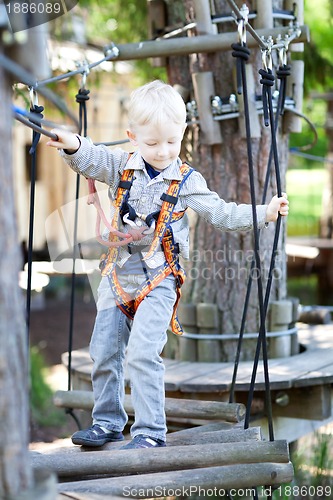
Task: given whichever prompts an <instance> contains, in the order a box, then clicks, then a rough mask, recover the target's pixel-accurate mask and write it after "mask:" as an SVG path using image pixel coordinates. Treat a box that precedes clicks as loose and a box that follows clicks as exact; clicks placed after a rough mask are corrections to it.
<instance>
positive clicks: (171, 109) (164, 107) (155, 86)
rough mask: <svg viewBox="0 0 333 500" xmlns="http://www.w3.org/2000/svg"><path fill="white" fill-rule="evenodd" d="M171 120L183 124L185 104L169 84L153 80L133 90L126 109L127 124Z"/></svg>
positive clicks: (157, 123)
mask: <svg viewBox="0 0 333 500" xmlns="http://www.w3.org/2000/svg"><path fill="white" fill-rule="evenodd" d="M165 121H171V122H173V123H177V124H180V125H183V124H184V126H185V123H186V106H185V103H184V101H183V99H182V97H181V95H180V94H179V93H178V92H177V91H176V90H175V89H174V88H173V87H171V85H168V84H166V83H163V82H161V81H160V80H154V81H153V82H151V83H147V84H146V85H143V86H142V87H139V88H138V89H136V90H134V92H132V94H131V99H130V102H129V109H128V125H129V128H130V129H131V130H135V127H136V126H142V125H147V124H148V123H149V124H152V125H156V126H158V125H160V124H162V123H165Z"/></svg>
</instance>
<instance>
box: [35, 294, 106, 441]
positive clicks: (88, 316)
mask: <svg viewBox="0 0 333 500" xmlns="http://www.w3.org/2000/svg"><path fill="white" fill-rule="evenodd" d="M81 295H82V294H81ZM74 313H75V314H74V323H73V325H74V328H73V349H79V348H81V347H86V346H87V345H88V343H89V340H90V336H91V332H92V328H93V325H94V319H95V314H96V305H95V302H94V300H93V299H89V298H88V300H87V298H86V300H84V298H83V297H82V296H80V295H79V296H77V297H76V298H75V306H74ZM69 324H70V295H69V294H66V296H65V297H64V298H62V299H56V298H47V299H46V300H45V304H44V307H43V308H40V309H39V308H38V309H34V308H32V310H31V316H30V346H31V347H33V346H37V347H38V350H39V352H40V353H41V354H42V356H43V359H44V361H45V364H46V366H47V372H48V373H49V377H50V378H51V379H52V381H53V383H52V388H53V389H56V388H58V389H64V390H66V389H67V370H66V368H65V367H63V366H62V365H61V355H62V353H64V352H66V351H68V346H69ZM50 404H51V405H52V403H50ZM50 411H53V408H50ZM55 411H57V410H55ZM58 411H59V412H61V413H64V410H58ZM61 416H63V415H61ZM76 430H78V428H77V425H76V423H75V421H74V419H73V418H72V417H71V416H69V415H66V416H65V418H62V419H61V422H60V423H59V424H58V425H46V426H45V425H43V426H41V425H37V424H36V422H35V421H33V419H32V422H31V428H30V441H31V442H36V441H42V442H52V441H54V440H56V439H60V438H65V437H68V436H70V435H71V434H72V433H73V432H75V431H76Z"/></svg>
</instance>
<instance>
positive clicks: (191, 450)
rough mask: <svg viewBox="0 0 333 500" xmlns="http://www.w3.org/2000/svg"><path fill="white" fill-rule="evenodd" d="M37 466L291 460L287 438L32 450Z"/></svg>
mask: <svg viewBox="0 0 333 500" xmlns="http://www.w3.org/2000/svg"><path fill="white" fill-rule="evenodd" d="M30 458H31V463H32V466H33V468H34V469H35V470H39V469H45V468H47V469H49V470H51V471H53V472H55V473H56V474H57V475H58V478H60V479H61V478H70V477H73V476H77V477H80V478H81V479H83V478H86V477H88V476H96V475H108V476H119V475H131V474H146V473H151V472H164V471H172V470H173V471H176V470H183V469H198V468H202V467H214V466H220V465H233V464H248V463H266V462H274V463H288V462H289V449H288V444H287V442H286V441H275V442H268V441H249V442H247V443H241V442H238V443H227V444H226V443H208V444H206V445H201V444H199V445H193V446H191V447H189V446H173V447H168V446H167V447H165V448H156V449H149V450H148V449H146V450H111V451H89V452H87V453H76V454H75V455H73V454H70V453H61V452H58V453H49V454H46V453H35V452H34V453H32V454H31V456H30Z"/></svg>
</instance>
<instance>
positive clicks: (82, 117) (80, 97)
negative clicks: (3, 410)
mask: <svg viewBox="0 0 333 500" xmlns="http://www.w3.org/2000/svg"><path fill="white" fill-rule="evenodd" d="M89 93H90V90H87V89H84V88H83V89H80V90H79V92H78V93H77V95H76V102H77V103H79V105H80V108H79V134H80V135H81V134H83V136H84V137H86V136H87V106H86V102H87V101H88V100H89ZM79 195H80V174H77V175H76V188H75V212H74V229H73V256H72V261H73V267H72V273H71V301H70V315H69V334H68V386H67V389H68V391H70V390H71V388H72V351H73V337H74V310H75V295H76V294H75V292H76V286H75V285H76V272H75V262H76V254H77V249H79V252H80V254H81V250H80V246H79V244H78V242H77V228H78V216H79ZM66 413H68V414H69V415H71V416H72V417H73V418H74V420H75V422H76V424H77V426H78V428H79V429H81V425H80V421H79V419H78V418H77V417H76V416H75V414H74V412H73V409H71V408H66Z"/></svg>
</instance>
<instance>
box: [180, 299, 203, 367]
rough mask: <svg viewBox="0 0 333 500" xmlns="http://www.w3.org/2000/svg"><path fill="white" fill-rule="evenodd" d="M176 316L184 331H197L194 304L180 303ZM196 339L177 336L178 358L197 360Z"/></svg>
mask: <svg viewBox="0 0 333 500" xmlns="http://www.w3.org/2000/svg"><path fill="white" fill-rule="evenodd" d="M178 317H179V321H180V323H181V325H182V326H183V328H184V331H185V332H189V333H197V331H198V328H197V309H196V305H195V304H185V303H184V304H182V303H180V305H179V308H178ZM197 357H198V353H197V340H196V339H189V338H186V337H183V336H181V337H179V359H181V360H182V361H197Z"/></svg>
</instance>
